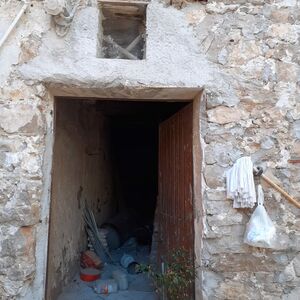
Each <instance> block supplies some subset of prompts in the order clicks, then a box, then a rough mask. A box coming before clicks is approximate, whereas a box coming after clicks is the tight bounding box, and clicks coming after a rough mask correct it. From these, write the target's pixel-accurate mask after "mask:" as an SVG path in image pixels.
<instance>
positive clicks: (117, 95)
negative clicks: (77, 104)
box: [37, 82, 205, 300]
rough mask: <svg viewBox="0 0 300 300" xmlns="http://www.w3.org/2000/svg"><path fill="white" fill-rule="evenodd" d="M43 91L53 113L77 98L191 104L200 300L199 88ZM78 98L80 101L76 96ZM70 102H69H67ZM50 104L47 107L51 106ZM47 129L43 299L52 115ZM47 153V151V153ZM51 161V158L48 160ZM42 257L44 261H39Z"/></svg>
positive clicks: (198, 292) (53, 87)
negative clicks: (59, 100) (67, 100)
mask: <svg viewBox="0 0 300 300" xmlns="http://www.w3.org/2000/svg"><path fill="white" fill-rule="evenodd" d="M47 91H48V92H49V94H50V98H51V100H52V101H51V104H52V106H53V109H52V111H53V112H54V111H55V110H54V104H55V102H56V101H55V98H59V97H63V98H75V97H76V98H77V99H79V98H81V99H85V100H87V101H89V100H95V101H96V99H97V98H98V99H100V98H101V100H107V101H114V100H124V101H128V100H133V101H138V102H143V101H154V102H168V101H171V102H174V101H175V102H178V101H182V102H191V103H193V210H194V257H195V264H196V266H198V267H199V268H198V269H197V277H196V278H195V300H201V299H203V296H202V272H201V250H202V237H203V215H204V213H203V203H202V194H203V192H202V170H203V165H202V147H201V133H200V130H201V127H200V115H201V107H202V106H201V104H202V102H203V99H204V97H205V94H204V90H203V89H202V88H198V87H196V88H193V87H147V86H142V87H141V86H139V87H124V86H116V87H111V88H101V89H100V88H99V89H89V88H82V87H81V88H80V87H78V88H77V87H74V86H64V85H61V84H57V83H53V82H50V83H47ZM78 95H80V97H79V96H78ZM70 102H71V100H70ZM51 104H50V105H51ZM52 118H53V119H52V120H51V122H49V123H50V127H49V131H50V132H49V135H48V141H49V142H48V143H47V145H46V152H47V157H48V160H47V166H48V167H47V170H46V174H45V176H46V178H47V180H46V183H45V184H44V190H45V191H49V192H47V193H45V195H44V196H43V199H42V201H41V206H42V207H41V208H42V210H44V215H45V219H46V222H45V223H44V224H43V229H42V230H43V232H44V233H45V235H46V238H45V239H43V244H44V245H41V244H39V247H40V249H41V248H43V249H44V251H43V253H42V255H40V260H39V261H40V263H38V264H37V269H38V270H39V273H40V274H43V279H42V280H39V281H40V282H42V286H43V295H44V296H43V298H44V299H45V295H46V282H47V278H46V276H47V261H48V256H49V253H48V246H49V216H50V205H51V198H52V191H51V185H52V164H53V148H54V146H53V144H54V137H55V114H54V116H52ZM47 149H48V150H47ZM50 157H51V158H50ZM42 256H44V259H43V257H42Z"/></svg>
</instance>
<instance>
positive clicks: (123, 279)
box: [112, 270, 128, 291]
mask: <svg viewBox="0 0 300 300" xmlns="http://www.w3.org/2000/svg"><path fill="white" fill-rule="evenodd" d="M112 276H113V278H114V279H115V280H116V281H117V283H118V286H119V289H120V290H121V291H125V290H127V289H128V280H127V275H126V274H125V273H124V272H122V271H121V270H116V271H113V272H112Z"/></svg>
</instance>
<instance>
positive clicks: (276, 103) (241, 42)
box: [0, 0, 300, 300]
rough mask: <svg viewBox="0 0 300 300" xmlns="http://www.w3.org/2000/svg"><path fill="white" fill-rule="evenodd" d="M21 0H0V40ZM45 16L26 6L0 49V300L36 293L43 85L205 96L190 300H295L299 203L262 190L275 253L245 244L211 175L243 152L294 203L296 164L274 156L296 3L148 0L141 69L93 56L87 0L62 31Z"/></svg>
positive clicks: (296, 118)
mask: <svg viewBox="0 0 300 300" xmlns="http://www.w3.org/2000/svg"><path fill="white" fill-rule="evenodd" d="M21 6H22V3H20V1H16V0H11V1H5V0H1V2H0V38H1V36H3V35H4V33H5V31H6V30H7V28H8V27H9V25H10V24H11V22H12V21H13V19H14V17H15V16H16V14H17V12H18V11H19V10H20V8H21ZM51 18H52V17H51V16H50V15H49V14H46V13H45V10H44V6H43V2H42V1H31V2H30V5H29V7H28V8H27V10H26V12H25V14H24V15H23V16H22V18H21V19H20V21H19V23H18V25H17V26H16V28H15V29H14V30H13V32H12V33H11V35H10V36H9V38H8V39H7V40H6V42H5V43H4V44H3V46H2V47H1V48H0V298H1V299H31V300H32V299H35V300H40V299H43V295H44V284H45V268H46V266H45V264H46V249H47V228H48V219H49V201H50V200H49V199H50V196H49V191H50V183H51V155H52V143H53V128H52V126H53V93H52V91H53V89H58V88H60V89H61V90H64V93H65V94H68V93H71V91H72V92H73V93H74V91H75V92H77V93H78V96H83V95H84V94H85V93H87V94H89V95H91V94H93V95H94V96H97V95H98V92H99V91H100V90H104V89H108V88H110V89H114V88H115V89H118V90H119V92H122V91H123V90H124V91H125V90H130V89H132V90H134V89H142V88H144V87H148V88H151V87H158V86H159V87H195V88H203V89H204V90H205V94H206V97H205V100H204V101H203V103H202V108H201V109H202V110H201V116H202V119H201V136H202V147H203V155H204V163H203V182H202V186H203V224H204V232H203V234H202V236H203V238H202V249H201V261H199V264H200V266H201V273H202V287H200V288H198V289H197V299H201V297H203V299H270V300H271V299H272V300H276V299H289V300H292V299H293V300H294V299H295V300H296V299H299V295H300V218H299V217H300V211H299V209H297V208H295V207H293V206H292V205H290V204H289V203H288V202H287V201H286V200H285V199H283V198H282V197H281V196H280V195H279V194H278V193H277V192H275V191H274V190H273V189H270V188H268V187H265V193H266V208H267V210H268V212H269V215H270V216H271V218H272V220H273V221H274V222H275V223H276V225H277V227H278V231H279V239H280V243H279V246H278V249H275V250H265V249H258V248H252V247H250V246H247V245H245V244H243V242H242V238H243V233H244V230H245V224H246V223H247V221H248V220H249V216H250V215H251V211H250V210H245V209H244V210H236V209H233V208H232V203H231V202H230V201H228V200H226V197H225V192H224V190H225V181H224V174H225V171H226V170H227V169H228V168H229V167H230V166H231V165H232V164H233V162H234V161H235V160H236V159H237V158H239V157H241V156H243V155H251V157H252V159H253V161H254V162H255V163H256V164H260V165H262V166H264V167H265V168H266V169H268V172H269V175H270V176H271V175H272V176H273V178H274V179H276V180H278V182H280V184H281V185H282V186H283V187H284V188H285V189H286V190H287V191H288V192H289V193H290V194H292V195H293V196H295V197H296V198H297V197H298V198H299V197H300V165H299V164H291V163H289V162H288V161H289V159H290V158H294V157H299V156H300V76H299V74H300V68H299V62H300V43H299V41H300V39H299V33H300V2H299V1H298V0H266V1H262V0H247V1H246V0H223V1H210V0H209V1H207V2H199V3H197V2H195V3H183V5H181V9H178V8H175V7H172V6H170V5H167V4H166V3H162V2H160V1H157V0H153V1H152V2H151V3H150V4H149V6H148V9H147V28H146V31H147V44H146V47H147V55H146V59H145V60H142V61H128V60H117V59H114V60H109V59H100V58H97V52H98V49H99V46H100V47H101V45H99V43H100V44H101V41H100V42H99V39H98V38H99V36H101V26H100V22H101V17H99V9H98V5H97V3H96V1H81V3H80V6H79V7H78V9H77V11H76V13H75V16H74V19H73V21H72V23H71V25H70V28H69V31H68V33H67V34H66V35H65V36H64V37H59V36H57V34H56V33H55V30H54V27H53V20H51ZM124 94H125V92H124ZM196 230H197V228H196ZM199 251H200V249H199Z"/></svg>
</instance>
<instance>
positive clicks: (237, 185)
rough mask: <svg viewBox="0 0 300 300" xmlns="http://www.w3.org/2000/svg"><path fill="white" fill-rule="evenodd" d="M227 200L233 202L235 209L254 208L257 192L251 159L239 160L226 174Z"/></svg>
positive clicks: (243, 158)
mask: <svg viewBox="0 0 300 300" xmlns="http://www.w3.org/2000/svg"><path fill="white" fill-rule="evenodd" d="M226 182H227V198H228V199H232V200H233V207H234V208H242V207H250V208H252V207H254V205H255V202H256V191H255V184H254V178H253V163H252V160H251V157H249V156H245V157H241V158H239V159H238V160H237V161H236V162H235V164H234V165H233V167H232V168H231V169H230V170H228V171H227V173H226Z"/></svg>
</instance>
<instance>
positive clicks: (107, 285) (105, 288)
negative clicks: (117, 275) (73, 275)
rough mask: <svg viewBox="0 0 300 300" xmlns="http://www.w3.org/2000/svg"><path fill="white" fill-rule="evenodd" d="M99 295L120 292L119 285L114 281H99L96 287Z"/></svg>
mask: <svg viewBox="0 0 300 300" xmlns="http://www.w3.org/2000/svg"><path fill="white" fill-rule="evenodd" d="M94 290H95V292H96V293H97V294H106V295H107V294H111V293H116V292H117V291H118V284H117V282H116V280H114V279H107V280H98V281H97V282H96V284H95V286H94Z"/></svg>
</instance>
